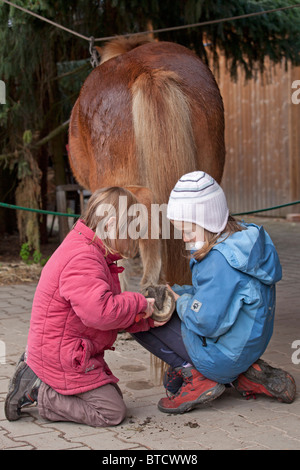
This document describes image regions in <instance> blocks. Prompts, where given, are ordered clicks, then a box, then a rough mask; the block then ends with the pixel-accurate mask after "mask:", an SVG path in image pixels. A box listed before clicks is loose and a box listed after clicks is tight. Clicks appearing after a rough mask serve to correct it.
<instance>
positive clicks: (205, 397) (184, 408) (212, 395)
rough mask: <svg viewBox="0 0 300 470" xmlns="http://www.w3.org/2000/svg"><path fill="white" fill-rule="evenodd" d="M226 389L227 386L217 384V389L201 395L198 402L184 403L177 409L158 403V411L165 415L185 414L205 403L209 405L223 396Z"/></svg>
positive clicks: (214, 388)
mask: <svg viewBox="0 0 300 470" xmlns="http://www.w3.org/2000/svg"><path fill="white" fill-rule="evenodd" d="M225 388H226V387H225V385H223V384H217V385H216V386H215V387H213V388H211V389H210V390H207V391H206V392H205V393H202V395H200V397H198V398H197V399H196V400H193V401H189V402H186V403H182V404H181V405H179V406H177V407H176V408H165V407H163V406H161V405H160V402H158V405H157V406H158V409H159V410H160V411H162V412H163V413H173V414H183V413H186V412H188V411H191V410H193V409H194V408H196V407H197V406H198V405H202V404H203V403H208V402H210V401H213V400H215V399H216V398H218V397H219V396H221V395H222V393H223V392H224V391H225Z"/></svg>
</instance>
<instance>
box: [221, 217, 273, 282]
mask: <svg viewBox="0 0 300 470" xmlns="http://www.w3.org/2000/svg"><path fill="white" fill-rule="evenodd" d="M242 225H243V226H244V227H245V228H246V230H242V231H241V232H236V233H234V234H232V235H231V236H230V237H228V238H226V234H225V235H223V236H222V237H220V239H219V243H218V244H217V245H216V246H215V247H214V248H213V249H214V250H218V251H219V252H220V253H222V255H223V256H224V257H225V258H226V260H227V262H228V263H229V264H230V266H232V267H233V268H235V269H237V270H239V271H241V272H243V273H245V274H248V275H249V276H252V277H254V278H256V279H258V280H259V281H261V282H262V283H264V284H267V285H270V284H275V283H276V282H278V281H280V279H281V277H282V269H281V265H280V261H279V257H278V254H277V251H276V248H275V246H274V244H273V242H272V240H271V238H270V236H269V235H268V233H267V232H266V231H265V230H264V228H263V227H259V226H257V225H255V224H245V223H243V224H242ZM222 240H223V241H222Z"/></svg>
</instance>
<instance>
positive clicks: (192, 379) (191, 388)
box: [158, 366, 225, 413]
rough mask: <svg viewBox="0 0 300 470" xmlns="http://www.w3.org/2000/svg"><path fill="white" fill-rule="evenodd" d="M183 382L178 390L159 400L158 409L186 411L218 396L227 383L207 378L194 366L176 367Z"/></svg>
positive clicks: (169, 411) (164, 411)
mask: <svg viewBox="0 0 300 470" xmlns="http://www.w3.org/2000/svg"><path fill="white" fill-rule="evenodd" d="M175 371H176V372H177V374H179V375H180V376H181V377H182V379H183V383H182V386H181V387H180V389H179V390H178V392H177V393H176V394H175V395H173V396H171V397H166V398H161V399H160V400H159V402H158V409H159V410H160V411H162V412H163V413H186V412H187V411H190V410H192V409H193V408H195V407H196V406H197V405H200V404H201V403H207V402H209V401H211V400H214V399H215V398H218V397H219V396H220V395H222V393H223V392H224V390H225V385H223V384H218V383H217V382H213V381H212V380H209V379H207V378H206V377H204V375H202V374H201V373H200V372H198V371H197V370H196V369H195V368H194V367H193V366H191V367H180V368H176V369H175Z"/></svg>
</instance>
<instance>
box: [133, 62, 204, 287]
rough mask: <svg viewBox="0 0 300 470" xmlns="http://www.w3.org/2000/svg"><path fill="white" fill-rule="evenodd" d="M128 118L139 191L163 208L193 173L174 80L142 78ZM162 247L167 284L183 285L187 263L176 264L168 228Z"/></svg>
mask: <svg viewBox="0 0 300 470" xmlns="http://www.w3.org/2000/svg"><path fill="white" fill-rule="evenodd" d="M132 115H133V127H134V134H135V144H136V152H137V162H138V164H139V165H140V169H139V171H140V174H141V175H143V178H144V181H143V185H146V186H148V188H149V189H151V191H152V193H153V194H155V197H156V200H155V201H153V202H155V203H158V204H163V203H167V202H168V200H169V196H170V190H171V189H172V188H173V187H174V185H175V183H176V182H177V180H178V179H179V178H180V177H181V176H182V175H183V174H185V173H187V172H189V171H193V170H196V163H195V157H196V150H195V148H196V146H195V142H194V134H193V127H192V122H191V109H190V104H189V99H188V96H187V94H186V93H185V92H184V88H183V86H182V83H181V81H180V79H179V77H178V76H177V74H176V73H174V72H172V71H164V70H155V71H149V72H148V71H146V72H144V73H142V74H141V75H140V76H139V77H138V78H137V79H136V80H135V82H134V84H133V86H132ZM162 235H163V234H162ZM162 242H163V249H162V258H163V266H164V275H165V276H166V280H167V281H168V282H170V283H174V282H179V281H180V282H181V283H182V284H187V283H188V281H189V280H190V279H189V276H188V272H189V269H188V261H187V262H186V263H184V262H182V263H179V262H178V260H179V259H181V257H182V251H183V242H181V243H179V240H174V235H173V229H172V227H171V226H170V239H169V241H168V242H167V240H162Z"/></svg>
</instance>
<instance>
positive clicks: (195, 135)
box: [69, 37, 225, 286]
mask: <svg viewBox="0 0 300 470" xmlns="http://www.w3.org/2000/svg"><path fill="white" fill-rule="evenodd" d="M69 150H70V152H69V153H70V157H69V158H70V165H71V168H72V171H73V174H74V176H75V177H76V179H77V181H78V182H79V184H81V185H82V186H83V187H85V188H88V189H89V190H90V191H92V192H93V191H95V190H96V189H98V188H102V187H109V186H121V187H126V188H127V189H129V190H130V191H132V192H133V193H134V194H135V195H136V197H137V199H138V200H139V202H141V203H143V204H145V205H146V207H147V208H148V211H149V212H148V214H149V221H150V217H151V204H152V203H156V204H159V205H160V204H163V203H167V202H168V198H169V195H170V192H171V190H172V188H173V187H174V185H175V183H176V182H177V180H178V179H179V178H180V176H182V175H183V174H185V173H188V172H191V171H194V170H203V171H205V172H207V173H209V174H210V175H212V176H213V177H214V178H215V179H216V180H217V181H218V182H220V180H221V177H222V173H223V167H224V161H225V145H224V110H223V102H222V98H221V96H220V92H219V88H218V86H217V84H216V81H215V79H214V77H213V75H212V73H211V72H210V70H209V69H208V67H207V66H206V65H204V64H203V62H202V61H201V60H200V59H199V58H198V57H197V56H196V55H195V54H194V53H193V52H192V51H190V50H189V49H187V48H185V47H183V46H181V45H179V44H175V43H170V42H156V41H152V40H150V39H148V38H145V37H132V38H129V39H124V38H116V39H115V40H113V41H111V42H110V43H108V44H107V45H106V46H105V47H104V48H103V49H102V50H101V64H100V65H99V66H98V67H96V68H95V69H94V70H93V71H92V72H91V73H90V75H89V76H88V77H87V79H86V80H85V82H84V84H83V86H82V89H81V91H80V94H79V97H78V99H77V101H76V103H75V105H74V108H73V110H72V114H71V120H70V129H69ZM149 227H150V224H149ZM171 232H172V230H171ZM160 238H161V239H160V240H159V239H157V238H155V239H151V234H149V237H148V239H146V238H145V239H141V240H140V242H139V246H140V254H141V259H142V263H143V278H142V286H148V285H150V284H159V283H164V282H165V281H167V282H169V283H171V284H172V283H175V282H177V283H187V282H189V269H187V263H188V259H187V257H184V256H182V255H183V248H184V245H183V242H182V241H179V240H174V239H173V238H174V235H173V234H172V233H171V237H170V239H169V240H163V239H162V237H160Z"/></svg>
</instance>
